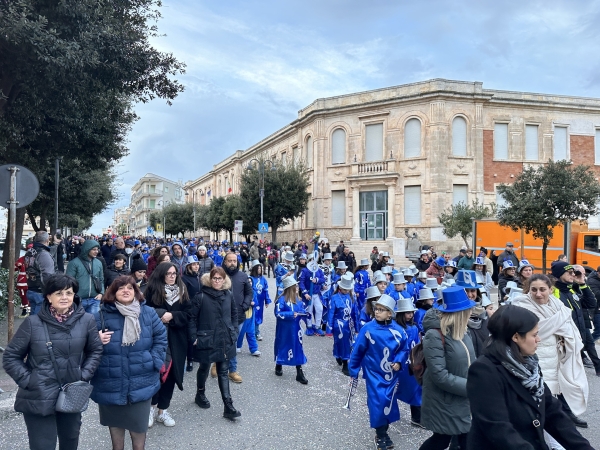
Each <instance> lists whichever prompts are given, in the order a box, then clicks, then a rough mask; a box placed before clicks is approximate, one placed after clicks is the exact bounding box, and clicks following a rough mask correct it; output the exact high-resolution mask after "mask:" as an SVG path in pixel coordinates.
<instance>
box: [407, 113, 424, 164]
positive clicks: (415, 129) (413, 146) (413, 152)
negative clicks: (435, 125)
mask: <svg viewBox="0 0 600 450" xmlns="http://www.w3.org/2000/svg"><path fill="white" fill-rule="evenodd" d="M417 156H421V121H420V120H419V119H410V120H409V121H408V122H406V125H405V126H404V157H405V158H415V157H417Z"/></svg>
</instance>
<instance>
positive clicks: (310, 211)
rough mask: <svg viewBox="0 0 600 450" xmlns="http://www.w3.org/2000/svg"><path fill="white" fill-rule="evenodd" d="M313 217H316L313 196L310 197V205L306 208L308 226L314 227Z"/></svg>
mask: <svg viewBox="0 0 600 450" xmlns="http://www.w3.org/2000/svg"><path fill="white" fill-rule="evenodd" d="M313 217H314V211H313V201H312V198H309V199H308V206H307V208H306V225H305V226H306V227H312V226H313Z"/></svg>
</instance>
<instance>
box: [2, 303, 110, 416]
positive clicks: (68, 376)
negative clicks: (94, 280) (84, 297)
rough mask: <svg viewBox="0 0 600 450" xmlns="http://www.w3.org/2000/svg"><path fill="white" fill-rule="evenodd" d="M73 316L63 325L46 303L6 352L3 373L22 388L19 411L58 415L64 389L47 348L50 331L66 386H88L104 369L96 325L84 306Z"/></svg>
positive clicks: (27, 319) (18, 398)
mask: <svg viewBox="0 0 600 450" xmlns="http://www.w3.org/2000/svg"><path fill="white" fill-rule="evenodd" d="M73 304H74V306H75V311H74V312H73V314H72V315H71V316H70V317H69V318H68V319H67V320H66V321H64V322H58V321H57V320H56V319H55V318H54V317H53V316H52V314H50V304H49V303H48V301H44V304H43V306H42V309H41V310H40V312H39V313H38V314H36V315H34V316H29V317H27V318H26V319H25V320H24V321H23V323H22V324H21V326H20V327H19V329H18V330H17V332H16V334H15V336H14V337H13V339H12V340H11V341H10V343H9V344H8V347H6V350H5V352H4V358H3V361H2V364H3V367H4V370H6V373H8V374H9V375H10V376H11V378H12V379H13V380H15V382H16V383H17V384H18V385H19V390H18V391H17V396H16V400H15V411H17V412H22V413H25V414H37V415H40V416H49V415H52V414H54V413H55V405H56V399H57V398H58V392H59V388H60V384H59V382H58V379H57V377H56V374H55V372H54V367H53V365H52V360H51V358H50V353H49V352H48V348H47V347H46V342H47V341H48V339H46V333H45V330H44V326H43V324H42V322H45V323H46V325H47V327H48V334H49V337H50V341H51V342H52V346H53V351H54V355H55V358H56V363H57V366H58V368H59V370H60V377H61V380H62V382H63V384H65V383H72V382H74V381H80V380H83V381H90V380H91V379H92V377H93V375H94V372H95V371H96V368H97V367H98V365H99V364H100V358H101V357H102V342H100V337H99V336H98V329H97V328H96V321H95V320H94V317H93V316H92V315H91V314H88V313H86V312H85V310H84V309H83V307H82V306H81V305H80V299H79V297H77V296H75V300H74V302H73Z"/></svg>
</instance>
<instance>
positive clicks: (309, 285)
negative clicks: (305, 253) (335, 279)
mask: <svg viewBox="0 0 600 450" xmlns="http://www.w3.org/2000/svg"><path fill="white" fill-rule="evenodd" d="M312 257H313V256H312V254H311V255H310V256H309V258H308V259H309V263H310V261H311V260H312ZM324 283H325V275H324V274H323V271H322V270H321V269H319V268H318V267H317V270H316V272H315V274H314V276H313V273H312V271H311V270H310V269H308V267H305V268H303V269H302V272H300V277H299V278H298V287H299V288H300V294H301V295H302V300H303V301H304V305H306V311H307V312H308V313H309V316H308V317H307V320H306V335H307V336H313V335H317V336H325V332H323V330H321V321H322V319H323V297H321V288H322V287H323V284H324ZM311 294H312V295H311ZM311 316H312V317H311Z"/></svg>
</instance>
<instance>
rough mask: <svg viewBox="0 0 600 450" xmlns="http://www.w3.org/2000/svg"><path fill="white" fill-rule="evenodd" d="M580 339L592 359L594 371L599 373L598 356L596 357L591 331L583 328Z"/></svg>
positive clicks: (599, 362) (599, 361) (599, 359)
mask: <svg viewBox="0 0 600 450" xmlns="http://www.w3.org/2000/svg"><path fill="white" fill-rule="evenodd" d="M581 339H582V340H583V349H584V350H585V351H586V352H587V354H588V356H589V357H590V359H591V360H592V363H593V364H594V369H596V373H600V358H598V352H597V351H596V344H594V339H593V338H592V333H591V332H590V330H589V329H588V328H586V329H585V333H584V335H583V336H581Z"/></svg>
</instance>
